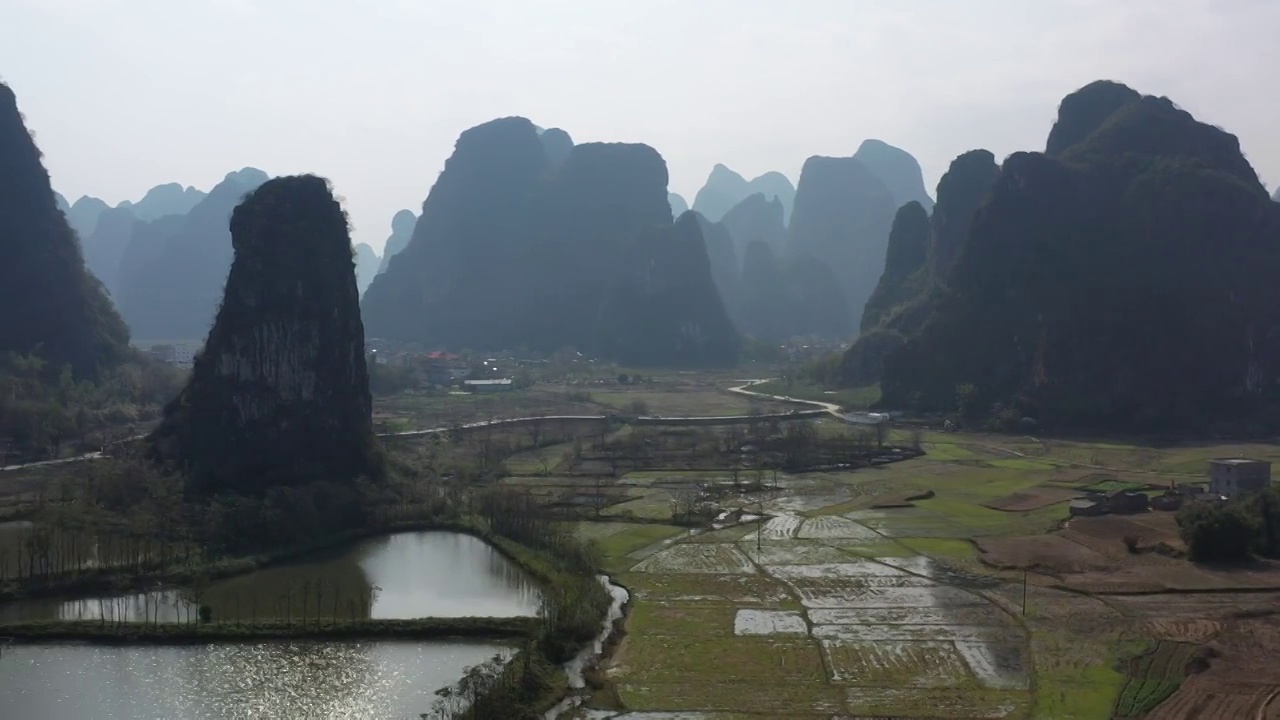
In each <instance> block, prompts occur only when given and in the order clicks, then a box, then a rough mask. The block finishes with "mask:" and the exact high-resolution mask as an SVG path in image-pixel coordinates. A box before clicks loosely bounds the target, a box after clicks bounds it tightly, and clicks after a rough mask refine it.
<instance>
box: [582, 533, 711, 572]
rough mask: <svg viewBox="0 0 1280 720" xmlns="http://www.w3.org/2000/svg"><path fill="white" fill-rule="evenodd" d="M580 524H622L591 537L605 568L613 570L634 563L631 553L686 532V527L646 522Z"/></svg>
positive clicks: (618, 569)
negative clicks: (621, 527) (616, 528)
mask: <svg viewBox="0 0 1280 720" xmlns="http://www.w3.org/2000/svg"><path fill="white" fill-rule="evenodd" d="M580 525H582V526H591V525H606V526H618V525H621V526H623V529H621V530H617V531H616V532H610V533H608V534H601V535H599V536H597V537H594V538H592V539H593V540H594V541H595V544H596V547H598V548H599V549H600V553H601V554H602V555H603V556H604V565H605V569H606V570H610V571H613V572H618V571H622V570H626V569H628V568H630V567H631V566H632V565H635V564H636V562H637V561H636V560H634V559H632V558H630V557H627V556H628V555H630V554H631V553H633V552H635V551H637V550H642V549H644V548H646V547H649V546H650V545H653V544H654V543H658V542H662V541H663V540H668V539H670V538H674V537H678V536H680V535H683V534H685V533H687V532H688V528H682V527H676V526H674V525H657V524H647V523H581V524H580Z"/></svg>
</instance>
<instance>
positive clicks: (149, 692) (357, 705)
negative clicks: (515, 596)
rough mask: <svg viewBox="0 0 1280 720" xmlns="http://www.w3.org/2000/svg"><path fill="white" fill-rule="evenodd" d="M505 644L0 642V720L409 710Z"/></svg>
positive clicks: (397, 713)
mask: <svg viewBox="0 0 1280 720" xmlns="http://www.w3.org/2000/svg"><path fill="white" fill-rule="evenodd" d="M497 654H501V655H503V656H504V657H509V656H510V654H511V650H510V648H506V647H503V646H500V645H486V644H479V643H444V642H431V643H411V642H388V641H379V642H256V643H229V644H219V645H199V646H184V647H172V646H144V647H99V646H92V645H22V646H14V647H9V648H3V647H0V708H4V711H3V716H4V717H6V718H15V719H16V718H32V719H35V718H39V719H40V720H81V719H82V718H103V719H107V718H122V719H123V718H184V719H188V720H203V719H204V718H209V719H210V720H212V719H213V718H316V719H319V718H356V719H361V720H363V719H369V720H372V719H374V718H377V719H378V720H382V719H383V718H418V717H419V716H420V715H421V714H422V713H425V712H428V711H429V710H430V709H431V707H432V704H433V703H434V701H435V696H434V693H435V691H436V690H437V689H439V688H442V687H445V686H447V685H451V684H453V683H455V682H457V680H458V678H460V677H461V676H462V673H463V670H464V669H465V668H466V667H469V666H473V665H478V664H480V663H482V662H484V661H486V660H488V659H490V658H492V657H493V656H494V655H497Z"/></svg>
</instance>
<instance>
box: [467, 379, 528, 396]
mask: <svg viewBox="0 0 1280 720" xmlns="http://www.w3.org/2000/svg"><path fill="white" fill-rule="evenodd" d="M462 386H463V387H464V388H466V389H467V390H468V391H470V392H473V393H494V392H507V391H508V390H512V389H514V388H515V383H514V382H513V381H512V380H511V378H498V379H496V380H464V381H463V382H462Z"/></svg>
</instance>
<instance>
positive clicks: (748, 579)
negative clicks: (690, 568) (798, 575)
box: [621, 572, 795, 607]
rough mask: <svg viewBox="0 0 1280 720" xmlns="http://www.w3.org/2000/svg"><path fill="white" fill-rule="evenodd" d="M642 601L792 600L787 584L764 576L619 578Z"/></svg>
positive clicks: (766, 602) (755, 602)
mask: <svg viewBox="0 0 1280 720" xmlns="http://www.w3.org/2000/svg"><path fill="white" fill-rule="evenodd" d="M621 582H622V584H623V585H626V586H627V588H629V589H630V590H631V592H632V595H633V596H634V597H635V598H636V599H637V600H640V601H642V602H713V603H725V604H733V605H763V606H766V607H776V606H778V605H781V604H783V603H786V602H795V600H794V598H793V597H792V595H791V593H789V592H788V590H787V586H786V585H784V584H783V583H781V582H779V581H778V580H775V579H774V578H771V577H768V576H766V575H709V574H700V575H693V574H687V575H685V574H670V575H660V574H655V573H637V572H631V573H628V574H626V575H624V576H623V577H622V578H621Z"/></svg>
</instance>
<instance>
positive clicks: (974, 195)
mask: <svg viewBox="0 0 1280 720" xmlns="http://www.w3.org/2000/svg"><path fill="white" fill-rule="evenodd" d="M999 176H1000V166H999V165H997V164H996V158H995V156H994V155H992V154H991V153H990V152H989V151H987V150H970V151H969V152H967V153H964V154H963V155H961V156H959V157H957V158H956V159H955V160H952V161H951V166H950V167H949V168H947V172H946V174H945V175H943V176H942V179H941V180H939V181H938V204H937V206H935V207H934V209H933V217H931V218H930V219H929V223H930V226H931V232H932V235H933V241H932V245H931V246H930V248H929V267H930V272H931V273H932V275H933V279H934V281H935V282H937V283H945V279H946V277H947V274H948V273H950V272H951V266H952V264H954V263H955V261H956V255H958V254H959V252H960V248H961V247H962V246H963V245H964V241H965V237H966V236H967V235H968V234H969V227H970V226H971V225H972V224H973V216H974V215H975V214H976V213H977V212H978V208H980V207H982V205H983V203H985V202H986V201H987V196H988V195H989V194H990V193H991V188H992V186H993V185H995V182H996V178H997V177H999Z"/></svg>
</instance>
